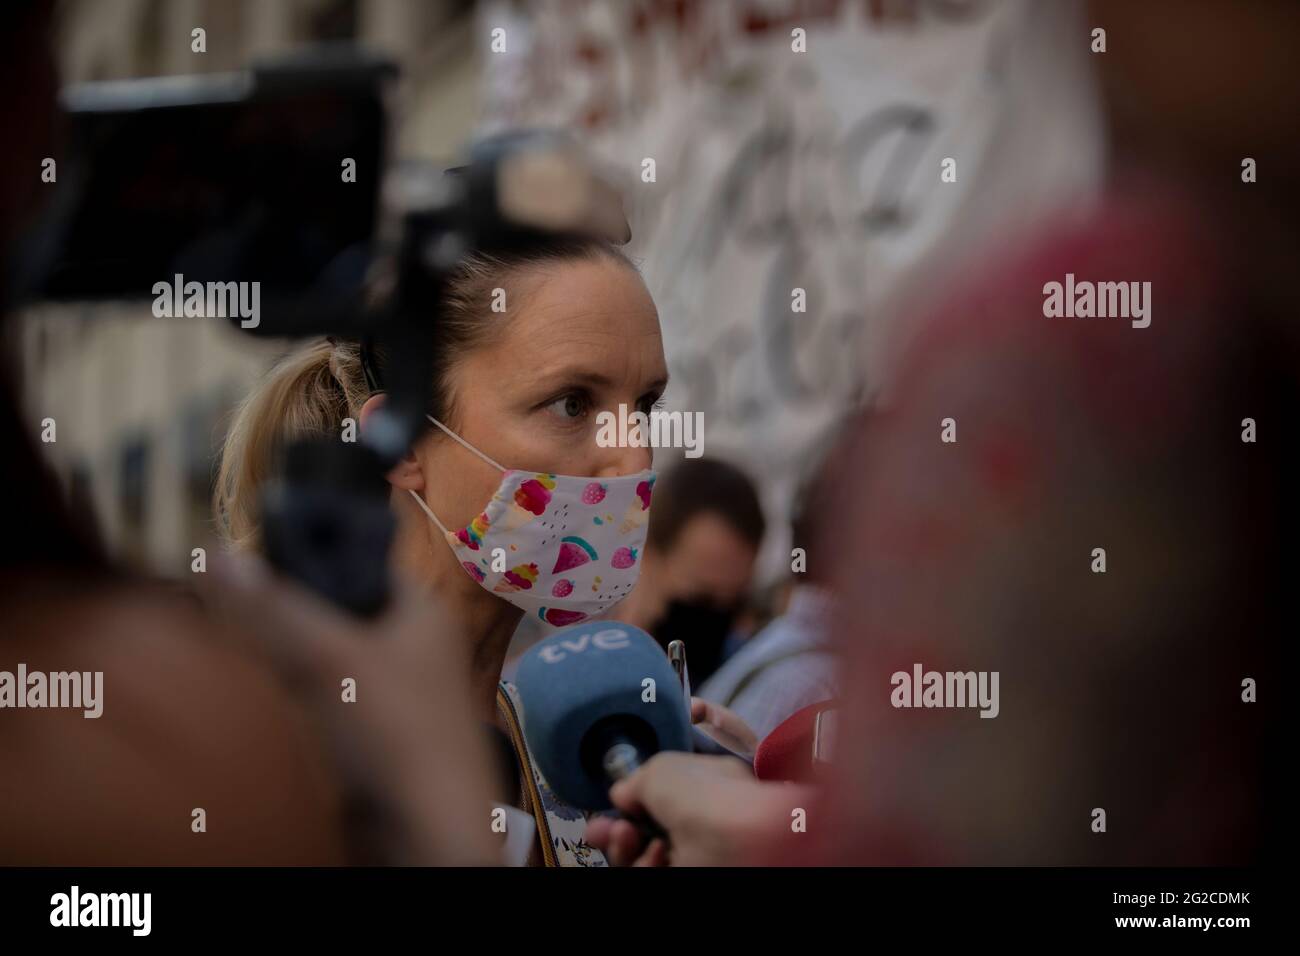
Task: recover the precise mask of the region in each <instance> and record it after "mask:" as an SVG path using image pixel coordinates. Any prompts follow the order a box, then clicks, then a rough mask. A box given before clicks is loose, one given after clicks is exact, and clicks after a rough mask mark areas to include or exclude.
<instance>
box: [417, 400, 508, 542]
mask: <svg viewBox="0 0 1300 956" xmlns="http://www.w3.org/2000/svg"><path fill="white" fill-rule="evenodd" d="M424 417H425V418H427V419H429V421H431V422H433V423H434V424H435V425H437V426H438V427H439V428H441V429H442V430H443V431H444V432H446V433H447V435H448V436H449V437H451V438H454V439H455V440H456V441H458V442H460V443H461V444H462V445H464V446H465V447H466V448H467V449H469V450H470V451H472V452H473V453H474V454H476V455H478V456H479V457H480V458H482V459H483V460H484V461H485V462H487V463H488V464H489V465H491V466H492V467H493V468H495V469H496V470H497V471H501V472H505V471H509V470H510V469H509V468H503V467H502V466H501V465H499V464H497V463H496V462H495V461H493V460H492V459H491V458H489V457H488V456H487V455H485V454H483V453H482V452H481V451H479V450H478V449H477V448H475V447H474V446H473V445H471V444H470V443H469V442H467V441H466V440H465V439H463V438H461V437H460V436H459V435H457V434H456V433H455V432H454V431H452V430H451V429H450V428H448V427H447V426H446V425H444V424H443V423H442V422H440V421H438V419H436V418H434V417H433V416H432V415H425V416H424ZM434 520H435V521H437V520H438V519H437V518H435V519H434Z"/></svg>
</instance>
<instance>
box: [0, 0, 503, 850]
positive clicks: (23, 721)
mask: <svg viewBox="0 0 1300 956" xmlns="http://www.w3.org/2000/svg"><path fill="white" fill-rule="evenodd" d="M52 8H53V4H50V3H42V2H34V0H33V2H28V0H19V2H15V3H8V4H5V5H4V7H3V12H0V44H2V47H0V72H2V73H3V79H4V82H3V86H4V88H5V89H7V90H10V91H21V92H20V93H15V94H14V95H10V96H6V97H5V98H4V102H5V107H4V108H5V117H4V126H3V128H4V130H5V133H6V148H5V149H4V150H3V151H0V163H2V164H3V167H2V168H0V230H2V233H0V243H2V244H3V251H4V261H5V264H6V266H8V265H9V264H10V263H12V261H13V260H14V252H15V250H17V249H18V248H20V247H21V245H22V244H23V243H25V242H28V241H31V240H30V239H29V238H28V237H27V235H26V230H28V229H30V228H31V227H32V226H33V224H34V223H35V221H36V217H37V214H38V213H39V211H40V209H41V207H42V205H43V203H44V202H48V199H49V193H52V192H53V190H54V189H55V188H56V187H55V186H52V185H45V184H42V182H41V177H40V169H41V161H42V159H43V158H44V157H46V156H50V155H55V156H57V155H58V153H57V151H56V149H55V145H56V133H57V130H56V128H55V124H54V118H55V117H56V116H57V112H56V108H55V92H56V85H57V79H56V76H55V71H54V65H53V59H52V56H51V49H50V37H51V32H52V19H53V18H52V16H51V10H52ZM47 191H48V192H47ZM6 279H8V272H6ZM2 291H3V295H4V311H5V316H4V318H7V317H8V312H9V311H11V308H12V305H13V302H14V296H15V289H14V287H13V286H12V285H9V284H8V283H6V286H5V288H4V289H3V290H2ZM4 324H5V327H4V329H3V331H4V333H5V338H6V340H7V341H6V343H5V344H6V346H7V347H6V349H5V355H4V356H3V358H4V359H5V361H4V367H3V370H2V371H0V444H3V446H4V447H5V449H6V450H7V452H8V459H7V460H8V463H7V465H6V468H5V478H6V501H7V503H8V505H9V511H10V521H9V525H8V528H7V532H6V536H5V548H4V551H3V555H2V556H0V619H3V620H4V622H5V627H4V634H3V635H0V671H3V672H6V673H7V674H9V675H14V674H16V673H18V669H19V665H25V667H26V672H27V674H28V675H29V677H28V679H29V681H30V679H31V675H32V674H33V673H41V674H47V673H48V674H52V675H53V674H58V673H65V672H92V673H93V672H102V675H103V678H102V682H101V684H100V696H99V700H98V701H97V705H96V706H97V709H98V710H99V715H98V716H97V717H94V718H91V719H87V718H86V717H84V716H83V710H82V709H81V708H58V709H55V708H53V707H38V706H30V704H31V703H33V702H38V701H40V699H41V698H40V695H39V693H38V690H37V687H38V686H39V685H30V686H20V687H8V688H7V690H6V693H7V692H8V691H9V690H13V691H15V692H16V693H20V694H23V695H25V699H24V703H25V704H28V705H29V706H26V707H24V708H22V709H17V708H16V707H15V706H14V704H15V702H14V701H10V700H8V699H7V698H6V700H5V706H4V708H3V709H0V767H3V768H4V773H3V783H2V784H0V848H3V849H2V850H0V863H3V864H6V865H17V864H28V865H64V866H67V865H76V866H87V865H180V864H208V865H230V864H244V865H247V864H277V865H291V864H314V865H320V864H333V863H340V862H344V861H347V860H350V859H352V860H355V859H366V860H371V861H375V860H382V861H387V862H404V861H413V860H422V861H426V862H430V861H432V862H440V863H491V862H495V861H496V860H497V859H498V856H497V850H498V848H497V847H496V845H495V843H494V839H493V838H492V837H491V836H490V834H489V830H488V827H487V826H486V825H484V826H482V827H473V826H469V825H468V824H469V823H470V821H478V820H486V819H487V810H486V805H487V801H488V799H489V797H488V794H489V792H490V791H491V788H492V784H491V771H490V765H489V763H488V759H489V758H488V753H487V750H486V749H485V747H484V745H483V742H482V740H481V739H479V738H478V737H477V736H476V734H475V730H476V728H475V727H474V726H473V724H471V723H469V722H467V721H466V719H465V717H464V715H466V714H467V713H468V707H467V706H465V705H464V703H463V700H464V698H465V697H466V696H467V689H466V688H465V686H464V680H463V672H464V671H466V670H467V669H468V663H467V662H462V661H459V660H457V658H456V657H455V656H454V655H449V654H447V653H438V652H435V650H434V649H433V648H430V647H429V645H428V642H427V640H425V638H426V637H427V622H428V620H429V619H430V617H431V616H432V615H434V614H435V613H436V609H435V608H433V607H432V606H431V605H430V604H429V603H428V602H427V600H426V599H425V598H424V597H423V596H421V595H419V594H418V593H416V592H415V591H413V590H412V589H410V588H406V589H403V590H402V591H401V592H400V594H401V596H400V597H399V599H398V600H397V601H396V602H395V605H394V608H393V609H392V610H391V612H390V613H389V614H388V615H386V616H385V617H384V618H383V619H382V620H381V621H380V622H378V623H376V624H374V625H373V626H369V625H368V626H362V625H360V624H358V623H357V622H355V621H354V620H352V619H350V618H348V617H347V616H345V615H342V614H339V613H336V612H335V611H334V610H332V609H330V608H328V607H326V606H324V605H323V603H321V602H320V601H319V600H317V599H316V598H314V597H313V596H312V595H308V594H305V593H303V592H302V591H301V590H300V589H298V588H296V587H295V586H293V585H290V584H286V583H284V582H280V581H277V580H275V579H274V578H273V577H272V576H271V575H270V574H269V573H267V572H266V571H265V569H263V568H261V566H260V563H258V562H253V563H251V564H249V565H247V566H241V567H240V568H239V569H238V571H237V572H236V573H235V577H234V578H231V577H230V576H229V573H224V574H223V568H226V570H227V572H228V570H229V569H228V567H227V566H225V565H221V563H220V562H219V561H216V560H214V561H213V562H212V566H211V569H210V571H209V573H208V574H206V575H203V576H202V577H204V578H205V579H208V580H205V581H204V582H202V583H204V584H208V585H209V586H210V590H211V592H212V593H213V594H214V595H215V597H216V598H218V599H219V600H221V601H222V602H223V603H226V604H228V608H227V610H228V611H230V612H231V613H232V614H234V615H235V618H236V620H237V621H238V622H239V625H240V626H239V627H238V628H236V629H233V630H232V629H228V628H227V627H225V626H223V624H222V623H221V622H220V621H218V620H217V619H216V618H214V617H213V615H212V614H211V613H210V612H209V610H207V609H205V608H204V607H203V606H202V605H201V604H200V603H199V602H197V601H195V600H194V599H193V597H191V596H186V595H185V594H182V593H180V592H179V591H178V589H176V588H175V587H174V586H171V585H166V584H163V583H162V582H158V581H153V580H149V579H147V578H145V577H142V576H137V575H133V574H131V573H129V572H126V571H124V570H123V569H121V568H120V567H117V566H116V565H115V564H114V563H113V561H111V560H110V559H109V558H108V557H107V555H106V554H105V553H104V551H103V549H102V548H101V547H100V545H99V543H98V541H97V539H96V537H95V535H94V531H93V517H91V516H90V515H87V514H80V513H77V512H76V511H75V510H74V509H72V508H71V507H69V505H68V503H67V502H66V501H65V500H64V498H63V496H62V494H61V489H60V485H59V482H58V480H57V478H56V477H55V475H54V474H53V473H52V472H51V471H50V469H49V468H48V467H47V465H46V464H45V462H44V461H43V460H42V459H41V457H40V454H39V452H38V450H37V446H36V444H35V442H34V439H33V435H32V428H31V427H30V425H31V422H32V421H33V420H35V421H39V420H40V418H41V415H40V414H39V410H37V411H36V413H35V414H34V415H32V416H27V415H24V414H23V411H22V410H21V408H20V403H19V397H18V396H19V388H18V382H17V378H18V369H17V367H16V365H15V363H14V361H13V357H12V355H11V354H10V352H11V348H9V346H11V345H12V340H13V334H12V331H13V330H12V328H11V327H10V325H11V323H9V322H5V323H4ZM60 424H61V425H62V426H63V427H64V428H69V427H72V428H75V427H76V423H75V422H61V423H60ZM413 633H414V634H415V635H416V636H417V640H415V641H412V640H411V639H410V638H411V635H412V634H413ZM256 637H260V638H261V642H260V645H261V646H251V645H252V644H253V641H254V638H256ZM308 637H310V639H311V645H310V647H309V648H303V647H302V645H301V644H299V643H297V641H299V640H305V639H307V638H308ZM363 637H364V640H363ZM241 638H243V639H241ZM263 647H270V648H271V649H272V651H273V652H274V654H273V658H272V659H268V658H267V656H266V654H265V653H264V651H263ZM272 661H274V662H276V663H279V664H281V665H284V666H286V667H288V668H289V673H290V675H291V676H292V677H293V678H294V679H295V682H296V686H298V687H299V689H300V690H302V691H303V692H304V694H305V697H306V698H307V699H309V700H310V702H311V704H312V707H311V708H304V707H302V706H300V705H299V704H298V703H297V702H295V701H294V700H293V699H292V698H291V697H290V696H289V695H287V694H285V693H284V692H283V690H282V689H281V685H280V684H279V683H278V682H277V681H276V679H275V677H274V675H273V674H272V672H271V667H270V666H269V665H270V664H271V663H272ZM339 673H344V674H348V675H351V676H354V677H356V678H357V680H358V681H359V682H361V683H362V684H367V683H369V684H371V685H372V686H374V685H382V686H384V687H386V689H387V690H386V692H385V693H384V694H378V693H374V694H366V693H363V694H361V696H360V698H359V702H358V703H357V704H353V705H348V706H349V707H352V708H355V709H351V710H349V711H347V712H346V714H345V715H344V714H341V713H340V703H339V696H338V683H337V679H338V674H339ZM412 690H414V691H415V694H414V695H412V693H411V692H412ZM340 717H342V718H343V719H339V718H340ZM314 720H325V721H329V726H330V729H331V731H332V735H331V737H330V738H329V739H330V740H332V741H333V743H334V745H335V746H334V750H333V753H330V752H329V751H327V750H326V748H325V747H323V746H322V743H321V741H322V737H321V735H320V733H319V728H318V727H316V726H313V721H314ZM359 741H364V745H360V746H359V745H358V742H359ZM444 745H445V746H444ZM433 757H438V758H439V759H441V758H442V757H446V758H447V759H448V760H452V761H455V762H456V764H457V767H458V777H457V779H456V780H454V781H449V780H447V779H445V778H440V777H439V776H438V775H436V774H434V773H431V772H430V768H431V767H432V766H433V764H434V761H433V759H431V758H433ZM332 758H338V759H337V760H335V759H332ZM426 801H436V802H437V803H438V804H439V805H440V814H441V815H440V816H438V817H435V818H431V817H429V816H427V815H425V814H424V813H422V811H421V805H422V804H425V802H426ZM355 807H360V808H365V819H366V820H367V821H369V823H368V824H367V825H366V827H365V828H359V827H357V826H354V825H352V824H353V821H354V817H353V815H352V809H353V808H355ZM198 808H201V809H202V810H203V811H204V813H205V814H206V825H207V829H206V831H198V830H196V829H194V828H193V827H194V825H195V823H196V818H195V815H194V811H195V810H196V809H198ZM376 808H379V812H376ZM377 821H382V822H383V825H382V827H380V828H379V829H376V828H375V826H374V824H375V823H376V822H377Z"/></svg>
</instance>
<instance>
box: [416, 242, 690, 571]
mask: <svg viewBox="0 0 1300 956" xmlns="http://www.w3.org/2000/svg"><path fill="white" fill-rule="evenodd" d="M489 305H490V303H487V302H485V303H484V312H485V314H486V315H487V316H488V318H486V319H485V321H498V322H500V323H501V328H500V329H499V330H498V331H497V332H496V333H495V334H493V335H490V336H488V337H487V341H486V343H485V344H484V345H482V346H480V347H478V348H476V349H474V350H473V351H471V352H470V353H469V354H467V355H466V356H465V357H464V358H463V359H462V360H461V361H460V362H458V363H457V364H456V365H455V366H454V367H453V368H452V370H451V374H450V378H449V381H448V383H447V384H448V389H449V395H450V397H451V408H452V413H451V418H452V421H450V422H446V423H445V424H446V425H448V427H450V428H451V429H452V430H454V431H455V432H456V433H457V434H458V435H460V436H461V437H462V438H463V439H465V441H467V442H469V443H470V444H471V445H473V446H474V447H475V448H477V449H479V450H480V451H481V452H483V453H484V454H485V455H487V456H489V457H490V458H493V459H495V460H496V461H497V462H499V463H500V464H501V465H502V466H504V467H506V468H511V469H518V470H523V471H537V472H549V473H552V474H561V475H582V476H592V477H596V478H604V477H615V476H618V475H627V474H633V473H635V472H638V471H641V470H643V469H645V468H649V467H650V464H651V449H649V448H602V447H600V446H599V445H597V443H596V430H597V429H596V416H597V415H598V413H600V412H602V411H609V412H612V413H613V414H615V415H617V414H618V411H619V408H618V407H619V405H620V404H622V405H626V406H627V413H628V414H630V413H631V412H633V411H636V410H640V411H642V412H646V413H647V414H648V413H649V412H650V410H651V408H652V407H653V406H654V405H655V403H656V402H658V400H659V398H660V396H661V395H662V394H663V391H664V388H665V386H666V385H667V383H668V369H667V366H666V364H665V362H664V351H663V338H662V335H661V333H660V330H659V315H658V313H657V312H656V310H655V306H654V302H653V301H652V300H651V298H650V294H649V293H648V292H647V291H646V288H645V284H644V283H643V282H642V281H641V277H640V275H638V274H637V273H636V272H635V270H633V269H631V268H629V267H628V266H627V265H625V264H623V263H620V262H617V261H613V260H610V259H606V258H600V259H595V260H590V261H575V262H562V263H544V264H541V265H536V266H530V267H527V268H526V269H525V270H522V271H521V272H519V273H517V274H516V275H514V276H512V281H511V282H510V283H509V290H508V293H507V302H506V305H507V311H506V312H505V313H503V314H496V313H492V312H491V311H490V309H489ZM415 455H416V459H417V460H418V462H419V464H420V471H421V473H422V477H423V483H424V487H423V488H422V489H417V493H419V494H422V495H423V497H424V499H425V501H426V502H427V503H428V504H429V506H430V508H432V509H433V512H434V514H436V515H437V516H438V517H439V519H441V520H442V522H443V523H444V524H446V525H447V527H449V528H453V529H455V528H460V527H463V526H465V525H466V524H468V523H469V522H470V521H471V520H472V519H473V518H474V517H475V516H477V515H478V514H479V512H481V511H482V510H483V507H484V506H485V505H486V504H487V503H488V500H489V499H490V498H491V497H492V494H493V492H495V491H496V489H497V486H498V484H499V483H500V481H501V473H500V472H499V471H497V470H496V469H495V468H493V467H492V466H491V465H489V464H488V463H487V462H485V461H483V460H482V459H480V458H479V457H478V456H476V455H474V454H473V453H472V452H470V451H469V450H467V449H465V448H463V447H461V446H460V445H459V444H458V443H456V442H455V441H453V440H452V439H451V438H449V437H448V436H446V435H444V434H443V433H442V432H441V431H439V430H437V429H430V432H429V433H428V435H426V437H425V438H424V440H423V441H422V442H421V443H420V444H419V445H418V446H417V448H416V451H415ZM416 513H417V514H419V520H420V521H425V522H427V519H426V518H425V517H424V516H423V514H420V513H419V512H416ZM429 524H432V523H431V522H429ZM434 533H435V535H436V534H437V532H436V529H435V531H434ZM448 557H451V554H450V551H448Z"/></svg>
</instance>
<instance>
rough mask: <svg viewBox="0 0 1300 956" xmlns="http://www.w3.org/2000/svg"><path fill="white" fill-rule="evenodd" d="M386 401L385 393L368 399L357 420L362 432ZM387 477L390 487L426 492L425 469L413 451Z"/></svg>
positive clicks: (390, 470) (378, 393) (377, 393)
mask: <svg viewBox="0 0 1300 956" xmlns="http://www.w3.org/2000/svg"><path fill="white" fill-rule="evenodd" d="M384 399H385V395H384V393H383V392H376V393H375V394H374V395H371V396H370V397H369V398H367V399H366V403H365V404H364V405H362V406H361V412H360V414H359V415H358V416H357V418H358V424H359V425H360V426H361V430H362V431H365V429H366V421H367V420H368V419H369V418H370V416H371V415H373V414H374V413H375V411H376V409H378V408H379V407H380V406H382V405H383V404H384ZM385 477H386V478H387V479H388V483H389V484H390V485H392V486H393V487H394V488H397V489H399V490H401V491H423V490H424V469H423V468H421V467H420V460H419V459H418V458H416V457H415V453H414V452H413V451H408V452H407V453H406V455H405V457H403V458H402V460H401V461H399V462H398V463H397V464H396V465H394V466H393V467H392V468H391V469H389V471H388V474H387V475H386V476H385Z"/></svg>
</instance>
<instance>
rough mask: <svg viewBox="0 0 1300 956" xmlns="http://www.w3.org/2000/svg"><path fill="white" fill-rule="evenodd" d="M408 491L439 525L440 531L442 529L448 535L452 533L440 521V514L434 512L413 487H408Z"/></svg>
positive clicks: (431, 519) (421, 508)
mask: <svg viewBox="0 0 1300 956" xmlns="http://www.w3.org/2000/svg"><path fill="white" fill-rule="evenodd" d="M406 491H407V493H408V494H409V495H410V496H411V497H412V498H414V499H415V503H416V504H417V505H419V506H420V510H422V511H423V512H424V513H425V514H427V515H428V516H429V520H430V521H432V522H433V523H434V524H436V525H437V526H438V530H439V531H441V532H442V533H443V534H444V535H448V534H450V533H451V532H450V531H448V530H447V526H446V525H444V524H443V523H442V522H441V521H439V520H438V516H437V515H436V514H434V513H433V511H432V510H431V509H430V508H429V506H428V505H426V504H425V503H424V499H423V498H421V497H420V496H419V495H417V494H416V493H415V490H414V489H413V488H407V489H406Z"/></svg>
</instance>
